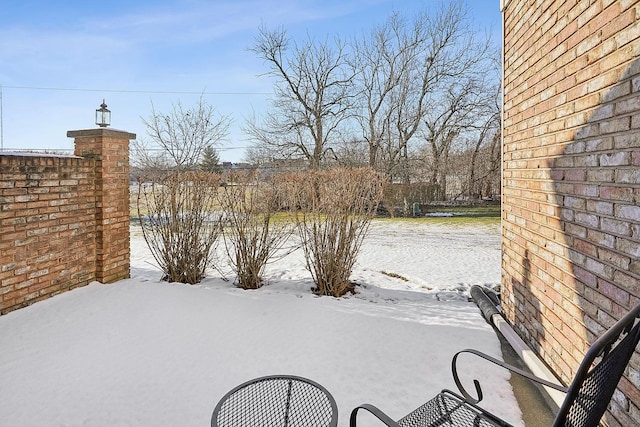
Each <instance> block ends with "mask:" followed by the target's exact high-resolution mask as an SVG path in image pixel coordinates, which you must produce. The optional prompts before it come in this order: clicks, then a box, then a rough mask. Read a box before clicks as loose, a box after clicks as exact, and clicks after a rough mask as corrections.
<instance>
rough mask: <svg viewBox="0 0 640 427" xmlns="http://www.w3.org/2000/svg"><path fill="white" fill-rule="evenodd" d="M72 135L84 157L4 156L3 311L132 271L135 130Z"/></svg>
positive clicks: (0, 204) (0, 185)
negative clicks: (131, 194) (131, 141)
mask: <svg viewBox="0 0 640 427" xmlns="http://www.w3.org/2000/svg"><path fill="white" fill-rule="evenodd" d="M70 136H74V137H76V152H77V153H78V152H82V154H83V155H84V156H86V157H85V158H80V157H57V156H49V157H47V156H33V155H24V154H23V155H19V154H16V155H8V154H2V155H0V314H5V313H7V312H9V311H12V310H15V309H18V308H21V307H24V306H27V305H29V304H32V303H34V302H37V301H40V300H43V299H46V298H49V297H51V296H53V295H56V294H58V293H60V292H63V291H66V290H69V289H73V288H75V287H78V286H83V285H86V284H88V283H89V282H91V281H94V280H98V281H100V282H103V283H109V282H113V281H116V280H119V279H122V278H125V277H128V275H129V193H128V191H129V176H128V174H129V164H128V143H129V139H132V138H135V135H132V134H129V133H125V132H121V131H111V130H106V129H93V130H89V131H74V132H70ZM125 211H126V213H125Z"/></svg>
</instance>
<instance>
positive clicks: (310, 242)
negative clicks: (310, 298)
mask: <svg viewBox="0 0 640 427" xmlns="http://www.w3.org/2000/svg"><path fill="white" fill-rule="evenodd" d="M384 183H385V178H384V177H383V176H382V175H381V174H379V173H377V172H375V171H374V170H373V169H371V168H357V169H345V168H336V169H330V170H310V171H307V172H305V173H300V174H298V175H297V179H296V184H297V185H295V192H294V197H293V203H294V206H298V207H299V208H300V211H299V212H298V215H297V216H296V225H297V228H298V232H299V233H300V239H301V242H302V247H303V249H304V253H305V259H306V265H307V269H308V270H309V271H310V272H311V275H312V276H313V280H314V282H315V284H316V286H317V287H316V289H315V292H316V293H317V294H318V295H330V296H335V297H339V296H341V295H344V294H345V293H347V292H349V291H350V290H352V288H353V286H352V284H351V282H350V281H349V277H350V276H351V270H352V268H353V265H354V264H355V262H356V258H357V255H358V252H359V250H360V247H361V245H362V242H363V240H364V237H365V235H366V233H367V231H368V230H369V225H370V223H371V220H372V219H373V217H374V216H375V212H376V209H377V207H378V204H379V202H380V200H381V199H382V193H383V187H384Z"/></svg>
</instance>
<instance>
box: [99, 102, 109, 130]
mask: <svg viewBox="0 0 640 427" xmlns="http://www.w3.org/2000/svg"><path fill="white" fill-rule="evenodd" d="M96 124H97V125H98V126H100V127H101V128H106V127H107V126H109V125H110V124H111V110H109V109H108V108H107V104H105V103H104V99H103V100H102V104H100V108H98V109H97V110H96Z"/></svg>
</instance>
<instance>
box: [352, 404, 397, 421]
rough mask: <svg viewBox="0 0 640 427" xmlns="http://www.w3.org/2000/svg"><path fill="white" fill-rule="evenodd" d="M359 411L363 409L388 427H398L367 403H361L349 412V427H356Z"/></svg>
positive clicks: (385, 415) (389, 418)
mask: <svg viewBox="0 0 640 427" xmlns="http://www.w3.org/2000/svg"><path fill="white" fill-rule="evenodd" d="M360 409H365V410H366V411H368V412H370V413H372V414H373V415H375V416H376V418H378V419H379V420H380V421H382V422H383V423H385V424H386V425H387V426H389V427H399V425H398V423H396V422H395V421H394V420H392V419H391V417H389V416H388V415H387V414H385V413H384V412H382V411H381V410H380V409H378V408H376V407H375V406H373V405H370V404H368V403H363V404H362V405H360V406H356V407H355V408H354V409H353V411H351V417H350V418H349V427H356V417H357V415H358V411H359V410H360Z"/></svg>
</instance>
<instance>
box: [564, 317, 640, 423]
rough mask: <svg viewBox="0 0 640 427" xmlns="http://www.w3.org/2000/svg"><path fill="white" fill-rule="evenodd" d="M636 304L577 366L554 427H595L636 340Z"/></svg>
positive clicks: (638, 335) (639, 332)
mask: <svg viewBox="0 0 640 427" xmlns="http://www.w3.org/2000/svg"><path fill="white" fill-rule="evenodd" d="M639 317H640V305H639V306H638V307H635V308H634V309H633V310H631V311H630V312H629V313H627V315H626V316H624V317H623V318H622V319H620V320H619V321H618V322H617V323H616V324H615V325H614V326H613V327H612V328H611V329H609V330H608V331H607V332H606V333H605V334H604V335H602V336H601V337H600V338H598V339H597V340H596V342H595V343H594V344H593V345H592V346H591V347H590V348H589V351H587V354H586V355H585V358H584V360H583V361H582V363H581V364H580V367H579V368H578V371H577V373H576V376H575V377H574V379H573V381H572V383H571V385H570V386H569V388H568V391H567V396H566V398H565V400H564V402H563V404H562V406H561V408H560V411H559V412H558V414H557V416H556V419H555V422H554V424H553V425H554V427H560V426H569V427H591V426H597V425H598V423H599V421H600V419H601V418H602V416H603V415H604V413H605V411H606V410H607V407H608V405H609V401H610V400H611V397H612V396H613V393H614V392H615V390H616V388H617V386H618V382H619V380H620V378H621V377H622V375H623V374H624V370H625V368H626V366H627V364H628V363H629V360H630V359H631V357H632V356H633V353H634V351H635V349H636V346H637V345H638V341H639V340H640V322H636V320H637V319H638V318H639Z"/></svg>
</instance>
